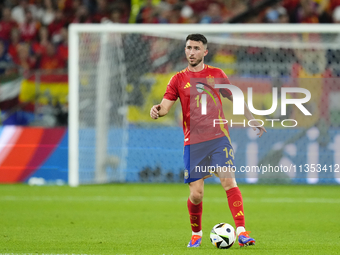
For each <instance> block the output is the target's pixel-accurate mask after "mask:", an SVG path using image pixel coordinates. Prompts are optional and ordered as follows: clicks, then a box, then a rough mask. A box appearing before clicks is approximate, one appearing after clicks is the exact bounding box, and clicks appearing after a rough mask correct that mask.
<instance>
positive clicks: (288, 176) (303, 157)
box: [69, 24, 340, 186]
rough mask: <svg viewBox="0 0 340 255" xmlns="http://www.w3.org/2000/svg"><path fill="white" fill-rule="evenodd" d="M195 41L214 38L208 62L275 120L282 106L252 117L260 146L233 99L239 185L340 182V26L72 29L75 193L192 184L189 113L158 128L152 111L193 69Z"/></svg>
mask: <svg viewBox="0 0 340 255" xmlns="http://www.w3.org/2000/svg"><path fill="white" fill-rule="evenodd" d="M191 33H202V34H204V35H205V36H206V37H207V39H208V50H209V53H208V55H207V56H206V57H205V63H206V64H208V65H211V66H214V67H218V68H221V69H222V70H223V71H224V72H225V73H226V74H227V75H228V77H229V80H230V83H231V84H233V85H235V86H237V87H238V88H240V89H241V91H242V92H243V94H244V96H245V99H246V101H247V102H248V103H249V101H248V100H249V98H251V105H252V108H251V109H256V110H258V112H257V113H259V111H263V113H264V110H268V109H272V106H273V102H274V101H273V98H275V97H276V98H277V99H278V103H277V107H276V109H274V110H275V111H272V112H268V111H267V114H253V115H254V117H255V118H256V119H258V120H261V121H262V122H260V123H263V125H264V126H265V127H266V129H267V131H268V133H267V134H265V135H263V137H261V138H260V139H258V138H257V136H256V132H254V131H253V130H252V129H251V127H250V124H249V123H247V121H245V122H244V119H245V118H244V117H243V116H239V115H237V116H236V115H233V111H232V110H231V109H233V104H232V102H230V101H229V100H227V99H223V98H222V101H223V109H224V115H225V118H226V120H227V121H228V125H229V132H230V136H231V140H232V144H233V148H234V153H235V165H237V167H238V171H237V172H236V177H237V178H238V180H239V182H253V183H255V182H268V181H269V180H270V181H272V182H277V183H280V182H284V183H287V182H299V183H336V182H340V173H339V172H340V170H339V164H340V146H339V144H340V143H339V142H340V130H339V127H340V84H339V82H338V77H339V75H340V27H339V26H336V25H289V24H288V25H287V24H285V25H275V26H273V25H181V26H179V25H120V24H119V25H118V24H105V25H103V24H87V25H80V24H72V25H71V26H70V29H69V47H70V48H69V49H70V50H69V86H70V89H69V91H70V94H69V183H70V185H72V186H77V185H79V184H87V183H108V182H182V181H183V178H184V173H185V172H184V170H185V169H184V164H183V130H182V116H181V106H180V103H179V102H176V104H175V105H174V107H173V108H172V110H171V111H170V112H169V114H168V115H167V116H166V117H164V118H161V119H158V120H152V119H151V118H150V116H149V112H150V108H151V107H152V105H154V104H158V103H160V101H161V100H162V97H163V95H164V92H165V89H166V86H167V84H168V82H169V80H170V78H171V77H172V76H173V75H174V74H176V72H179V71H181V70H183V69H185V68H186V67H187V61H186V58H185V54H184V46H185V38H186V36H187V35H188V34H191ZM184 85H185V84H184ZM184 85H183V86H184ZM249 88H251V89H252V90H251V93H252V94H251V95H250V94H249ZM273 88H275V90H276V92H275V91H274V90H273ZM284 88H287V91H286V90H285V89H284ZM292 88H304V89H306V90H308V91H309V92H310V95H311V96H310V99H309V100H308V102H305V103H303V105H302V106H301V107H304V108H305V109H306V110H308V112H310V113H311V116H306V115H305V114H304V113H303V111H302V110H301V107H298V105H297V104H294V103H293V102H297V101H294V100H296V99H302V98H304V97H306V95H303V94H301V93H297V92H296V91H295V92H294V91H293V90H292ZM273 91H274V92H275V93H274V92H273ZM283 97H285V99H286V100H288V101H289V100H291V101H290V103H287V105H284V104H282V101H283V99H284V98H283ZM178 101H179V100H178ZM288 101H287V102H288ZM283 107H285V111H286V113H285V114H282V110H283V109H281V108H283ZM254 112H255V113H256V111H253V113H254ZM231 122H232V123H231ZM232 124H233V125H232ZM242 167H243V168H242ZM208 181H211V182H214V181H216V180H214V179H212V178H210V179H208Z"/></svg>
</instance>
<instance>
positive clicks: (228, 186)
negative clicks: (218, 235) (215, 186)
mask: <svg viewBox="0 0 340 255" xmlns="http://www.w3.org/2000/svg"><path fill="white" fill-rule="evenodd" d="M220 180H221V185H222V187H223V189H224V190H225V192H226V193H227V198H228V205H229V208H230V212H231V214H232V216H233V219H234V222H235V226H236V235H237V236H238V242H239V245H240V246H241V247H243V246H248V245H254V244H255V240H254V239H253V238H251V237H249V232H248V231H246V229H245V217H244V209H243V199H242V194H241V191H240V189H239V188H238V187H237V183H236V180H235V178H224V177H223V175H222V177H220Z"/></svg>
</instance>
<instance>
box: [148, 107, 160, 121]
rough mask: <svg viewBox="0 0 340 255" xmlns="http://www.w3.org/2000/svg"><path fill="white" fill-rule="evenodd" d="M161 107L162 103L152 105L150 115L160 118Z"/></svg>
mask: <svg viewBox="0 0 340 255" xmlns="http://www.w3.org/2000/svg"><path fill="white" fill-rule="evenodd" d="M160 109H161V105H160V104H156V105H154V106H152V107H151V110H150V117H151V118H153V119H155V120H156V119H158V118H159V110H160Z"/></svg>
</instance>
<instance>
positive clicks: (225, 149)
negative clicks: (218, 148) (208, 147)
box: [223, 147, 235, 159]
mask: <svg viewBox="0 0 340 255" xmlns="http://www.w3.org/2000/svg"><path fill="white" fill-rule="evenodd" d="M223 151H225V157H226V158H229V156H230V157H232V158H233V159H235V158H234V151H233V149H230V150H229V152H228V148H227V147H225V148H224V149H223Z"/></svg>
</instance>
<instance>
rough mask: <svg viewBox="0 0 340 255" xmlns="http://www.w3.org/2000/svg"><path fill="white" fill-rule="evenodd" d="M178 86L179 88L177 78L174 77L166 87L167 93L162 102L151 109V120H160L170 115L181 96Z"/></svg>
mask: <svg viewBox="0 0 340 255" xmlns="http://www.w3.org/2000/svg"><path fill="white" fill-rule="evenodd" d="M177 86H178V80H177V76H176V75H174V76H172V77H171V79H170V81H169V84H168V86H167V87H166V91H165V94H164V97H163V100H162V102H161V103H160V104H156V105H154V106H152V107H151V110H150V116H151V118H153V119H158V118H159V117H163V116H165V115H167V114H168V112H169V110H170V109H171V107H172V106H173V105H174V103H175V102H176V100H177V98H178V96H179V93H178V89H177Z"/></svg>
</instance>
